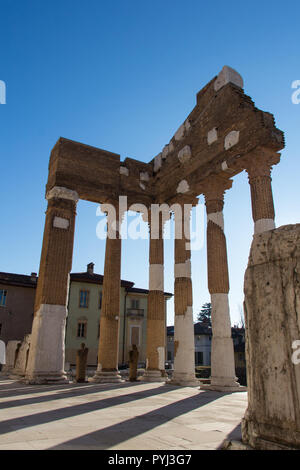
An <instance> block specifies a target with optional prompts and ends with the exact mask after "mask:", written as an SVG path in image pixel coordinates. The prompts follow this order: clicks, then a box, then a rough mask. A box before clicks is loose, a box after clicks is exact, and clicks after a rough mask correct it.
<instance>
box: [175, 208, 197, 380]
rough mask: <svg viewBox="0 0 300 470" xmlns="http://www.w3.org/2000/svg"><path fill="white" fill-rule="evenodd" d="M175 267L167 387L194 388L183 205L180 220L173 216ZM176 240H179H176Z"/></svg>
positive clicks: (186, 216) (187, 221)
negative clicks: (170, 373) (171, 362)
mask: <svg viewBox="0 0 300 470" xmlns="http://www.w3.org/2000/svg"><path fill="white" fill-rule="evenodd" d="M175 232H176V233H175V265H174V277H175V282H174V302H175V319H174V372H173V376H172V379H171V381H170V382H169V383H171V384H174V385H182V386H197V385H199V381H198V380H196V376H195V338H194V321H193V292H192V279H191V250H190V247H189V244H190V210H189V211H188V214H187V213H186V211H185V210H184V204H182V217H179V216H176V214H175ZM177 237H178V238H177Z"/></svg>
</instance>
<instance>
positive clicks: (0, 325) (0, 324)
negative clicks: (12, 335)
mask: <svg viewBox="0 0 300 470" xmlns="http://www.w3.org/2000/svg"><path fill="white" fill-rule="evenodd" d="M1 331H2V323H0V335H1Z"/></svg>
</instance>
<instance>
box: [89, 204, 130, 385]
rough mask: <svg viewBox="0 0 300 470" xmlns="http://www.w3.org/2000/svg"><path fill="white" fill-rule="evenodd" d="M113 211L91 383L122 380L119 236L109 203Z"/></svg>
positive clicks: (116, 210) (109, 218) (116, 214)
mask: <svg viewBox="0 0 300 470" xmlns="http://www.w3.org/2000/svg"><path fill="white" fill-rule="evenodd" d="M110 204H111V207H112V208H114V210H113V211H112V212H111V213H108V216H107V238H106V249H105V265H104V279H103V297H102V309H101V316H100V338H99V349H98V366H97V371H96V373H95V375H94V377H93V378H92V379H91V381H92V382H97V383H118V382H122V381H123V380H122V378H121V375H120V374H119V370H118V354H119V328H120V285H121V235H120V232H119V228H120V227H119V207H118V203H117V202H115V201H111V202H110Z"/></svg>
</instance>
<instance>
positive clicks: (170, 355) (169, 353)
mask: <svg viewBox="0 0 300 470" xmlns="http://www.w3.org/2000/svg"><path fill="white" fill-rule="evenodd" d="M168 361H172V352H171V351H168Z"/></svg>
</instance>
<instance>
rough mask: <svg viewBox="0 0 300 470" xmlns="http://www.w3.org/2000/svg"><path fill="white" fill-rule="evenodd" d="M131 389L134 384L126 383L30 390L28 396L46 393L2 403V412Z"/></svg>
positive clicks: (74, 385)
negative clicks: (49, 393) (3, 410)
mask: <svg viewBox="0 0 300 470" xmlns="http://www.w3.org/2000/svg"><path fill="white" fill-rule="evenodd" d="M44 387H45V386H44ZM47 387H48V386H47ZM130 387H134V383H132V382H125V383H120V384H99V385H98V384H71V385H70V386H68V387H66V386H65V387H64V388H63V389H62V391H60V390H61V389H59V388H57V387H54V388H51V389H48V388H47V389H45V388H43V389H33V390H30V392H28V394H30V393H40V392H44V393H43V395H39V396H36V397H29V398H20V399H14V400H9V401H4V402H0V410H1V409H6V408H14V407H16V406H24V405H34V404H36V403H44V402H47V401H54V400H61V399H65V398H72V397H78V396H80V395H89V394H93V393H100V392H105V391H110V390H116V389H123V388H130ZM53 391H57V393H55V394H51V395H47V392H53ZM19 395H21V396H23V395H24V393H22V392H20V394H19ZM15 396H17V395H15ZM8 397H10V395H8ZM1 398H5V397H3V396H1V395H0V399H1Z"/></svg>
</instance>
